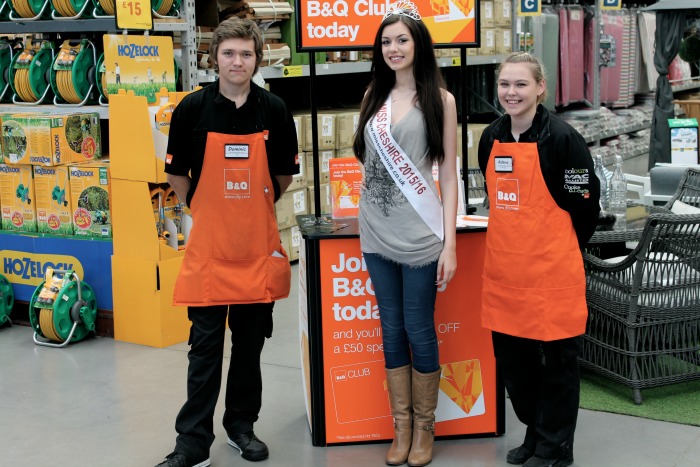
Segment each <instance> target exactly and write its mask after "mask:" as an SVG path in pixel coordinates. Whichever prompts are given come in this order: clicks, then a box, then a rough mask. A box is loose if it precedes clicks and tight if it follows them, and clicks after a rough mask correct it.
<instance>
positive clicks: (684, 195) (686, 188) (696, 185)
mask: <svg viewBox="0 0 700 467" xmlns="http://www.w3.org/2000/svg"><path fill="white" fill-rule="evenodd" d="M676 200H678V201H682V202H684V203H685V204H689V205H691V206H695V207H696V208H700V170H698V169H692V168H689V169H687V170H686V171H685V174H684V175H683V178H681V181H680V183H679V184H678V189H677V190H676V192H675V193H674V194H673V196H671V199H670V200H668V202H667V203H666V205H664V208H666V209H669V210H670V209H671V208H672V207H673V203H674V202H675V201H676Z"/></svg>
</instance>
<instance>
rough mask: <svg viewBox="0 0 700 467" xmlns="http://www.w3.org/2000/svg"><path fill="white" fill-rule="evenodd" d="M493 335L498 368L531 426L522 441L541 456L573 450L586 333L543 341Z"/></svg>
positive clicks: (521, 416) (515, 404)
mask: <svg viewBox="0 0 700 467" xmlns="http://www.w3.org/2000/svg"><path fill="white" fill-rule="evenodd" d="M492 339H493V349H494V353H495V356H496V363H497V365H498V372H499V374H500V375H501V378H502V379H503V382H504V384H505V386H506V389H507V390H508V395H509V396H510V400H511V402H512V404H513V409H514V410H515V414H516V415H517V416H518V419H519V420H520V421H521V422H523V423H524V424H525V425H526V426H527V431H526V433H525V441H524V442H523V444H524V445H525V446H526V447H527V448H529V449H530V450H532V451H533V452H534V453H535V455H536V456H538V457H543V458H559V457H562V456H564V455H565V454H567V453H568V452H571V453H572V455H573V452H572V450H573V444H574V431H575V430H576V419H577V417H578V405H579V394H580V390H581V379H580V373H579V368H578V361H577V357H578V355H579V353H580V352H581V340H582V337H581V336H577V337H571V338H568V339H561V340H555V341H549V342H545V341H538V340H533V339H525V338H522V337H515V336H510V335H507V334H501V333H498V332H493V333H492Z"/></svg>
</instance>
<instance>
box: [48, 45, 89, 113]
mask: <svg viewBox="0 0 700 467" xmlns="http://www.w3.org/2000/svg"><path fill="white" fill-rule="evenodd" d="M96 56H97V54H96V52H95V46H94V45H93V44H92V42H90V41H89V40H87V39H67V40H65V41H63V44H62V45H61V49H60V51H59V53H58V54H57V55H56V59H55V60H54V62H53V66H52V67H51V88H52V89H53V92H54V94H55V96H54V99H53V102H54V104H56V105H57V106H60V105H64V106H67V105H70V106H77V105H83V104H85V103H87V102H88V101H90V102H95V101H96V100H97V97H96V96H97V93H96V92H94V89H95V62H96Z"/></svg>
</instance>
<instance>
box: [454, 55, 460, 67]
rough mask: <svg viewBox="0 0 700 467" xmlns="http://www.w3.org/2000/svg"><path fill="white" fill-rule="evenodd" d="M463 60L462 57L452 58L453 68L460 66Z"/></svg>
mask: <svg viewBox="0 0 700 467" xmlns="http://www.w3.org/2000/svg"><path fill="white" fill-rule="evenodd" d="M461 64H462V59H461V58H460V57H452V66H460V65H461Z"/></svg>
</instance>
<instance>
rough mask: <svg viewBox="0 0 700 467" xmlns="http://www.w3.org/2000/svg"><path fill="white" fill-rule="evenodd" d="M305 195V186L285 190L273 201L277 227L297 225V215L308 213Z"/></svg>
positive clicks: (281, 228)
mask: <svg viewBox="0 0 700 467" xmlns="http://www.w3.org/2000/svg"><path fill="white" fill-rule="evenodd" d="M306 195H307V190H306V188H302V189H301V190H294V191H287V192H285V193H284V194H283V195H282V196H281V197H280V199H279V200H278V201H277V202H276V203H275V216H276V217H277V228H278V229H280V230H283V229H286V228H289V227H292V226H293V225H297V216H298V215H301V214H308V213H309V205H308V202H307V200H306Z"/></svg>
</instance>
